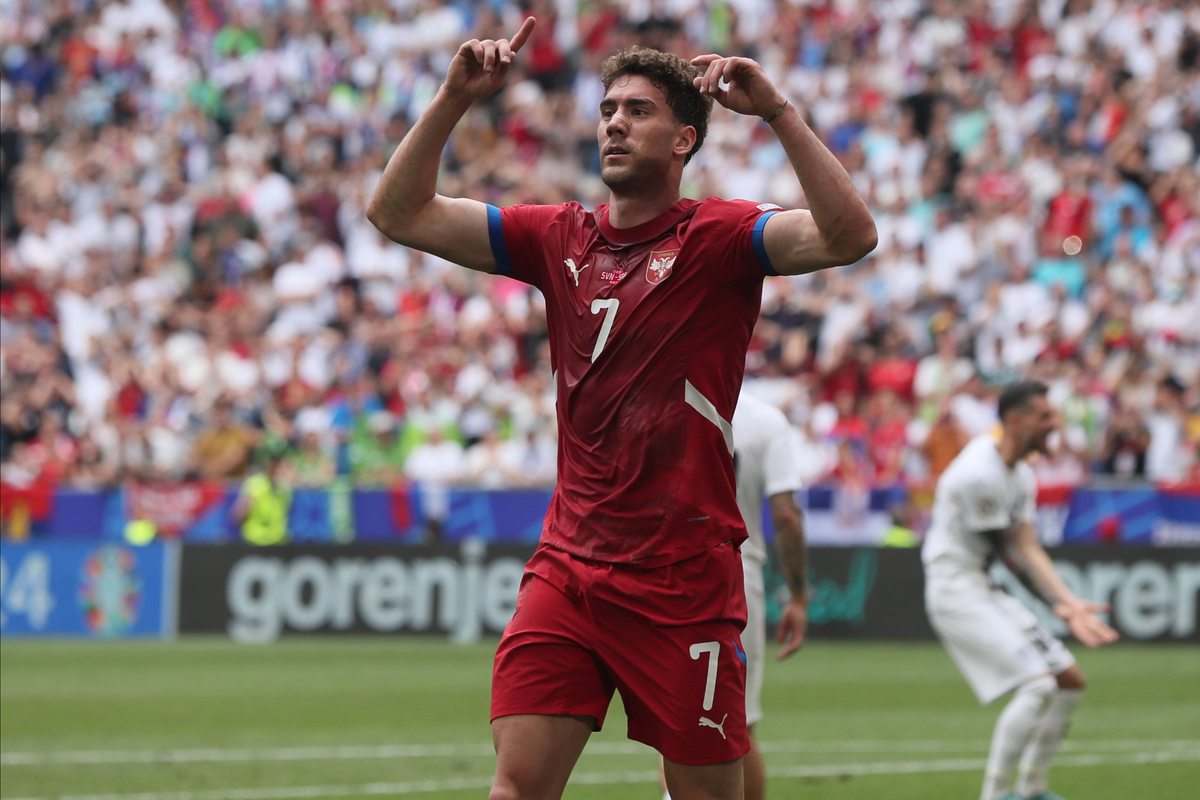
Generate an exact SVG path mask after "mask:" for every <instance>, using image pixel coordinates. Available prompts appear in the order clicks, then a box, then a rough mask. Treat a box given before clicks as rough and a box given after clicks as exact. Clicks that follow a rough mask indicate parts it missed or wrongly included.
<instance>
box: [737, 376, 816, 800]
mask: <svg viewBox="0 0 1200 800" xmlns="http://www.w3.org/2000/svg"><path fill="white" fill-rule="evenodd" d="M733 452H734V455H733V469H734V472H735V473H736V474H737V502H738V508H740V509H741V512H742V519H743V521H745V523H746V532H747V533H749V535H750V538H748V539H747V540H746V541H744V542H742V571H743V573H744V574H745V585H746V630H745V631H744V632H743V633H742V645H743V646H744V647H745V648H746V724H747V725H748V726H749V728H750V752H749V753H747V754H746V756H745V759H744V760H743V762H742V767H743V776H744V780H745V787H746V789H745V791H746V796H745V800H762V798H763V795H764V794H765V788H766V770H765V768H764V766H763V760H762V753H761V752H760V751H759V749H758V739H757V738H755V736H754V726H755V725H756V724H757V723H758V721H759V720H761V719H762V718H763V708H762V688H763V660H764V659H765V658H766V650H767V641H766V640H767V602H766V591H765V587H764V586H763V566H764V565H765V564H766V562H767V546H766V542H765V540H764V539H763V530H762V503H763V498H764V497H766V498H767V504H768V506H769V508H770V514H771V522H772V524H773V525H774V527H775V552H776V555H777V557H778V558H777V560H778V566H779V571H780V573H781V574H782V575H783V578H784V580H785V581H786V582H787V586H788V589H790V590H791V593H792V596H791V600H790V602H789V603H788V604H787V606H786V607H785V608H784V609H783V613H782V615H781V616H780V619H779V630H778V636H777V638H778V640H779V643H780V644H781V645H783V646H782V647H781V648H780V649H779V653H778V655H777V656H776V658H778V659H780V660H782V659H785V658H787V657H788V656H790V655H791V654H792V653H794V652H796V650H798V649H799V648H800V645H801V644H802V643H803V642H804V634H805V631H806V630H807V628H808V589H807V588H806V581H807V572H808V554H807V551H806V549H805V545H804V516H803V515H802V513H801V511H800V506H799V505H798V504H797V502H796V492H797V491H799V490H800V488H801V486H800V483H801V482H800V465H799V463H798V462H797V460H796V443H795V432H794V431H793V430H792V426H791V424H790V423H789V422H788V420H787V417H785V416H784V414H783V412H782V411H780V410H779V409H778V408H775V407H774V406H772V405H770V404H768V403H764V402H763V401H762V400H759V399H758V398H757V397H754V396H753V395H751V394H748V393H747V392H746V391H745V390H744V389H743V390H742V392H741V394H740V395H739V396H738V404H737V409H736V410H735V411H734V412H733Z"/></svg>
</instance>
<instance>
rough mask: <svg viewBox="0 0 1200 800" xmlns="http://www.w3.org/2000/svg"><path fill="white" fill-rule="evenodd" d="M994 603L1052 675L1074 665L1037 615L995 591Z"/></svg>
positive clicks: (1009, 597) (1018, 602) (1072, 659)
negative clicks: (1018, 630) (1018, 629)
mask: <svg viewBox="0 0 1200 800" xmlns="http://www.w3.org/2000/svg"><path fill="white" fill-rule="evenodd" d="M995 594H996V603H997V604H998V605H999V606H1000V607H1001V608H1003V609H1004V610H1005V613H1006V614H1007V615H1008V616H1009V618H1011V619H1012V620H1013V622H1015V623H1016V624H1017V625H1018V626H1019V627H1020V628H1021V633H1022V634H1023V635H1024V637H1025V641H1026V642H1028V643H1029V646H1030V647H1032V648H1033V649H1034V650H1036V651H1037V653H1038V655H1039V656H1041V657H1042V660H1043V661H1045V662H1046V666H1047V667H1049V669H1050V673H1051V674H1052V675H1058V674H1059V673H1062V672H1066V671H1067V670H1068V669H1070V668H1071V667H1072V666H1074V665H1075V656H1073V655H1071V651H1070V650H1068V649H1067V646H1066V645H1065V644H1063V642H1062V639H1059V638H1058V637H1057V636H1055V635H1054V634H1053V633H1051V631H1050V629H1049V628H1047V627H1046V626H1045V625H1043V624H1042V623H1041V622H1039V621H1038V618H1037V615H1036V614H1034V613H1033V612H1032V611H1030V610H1029V609H1028V608H1026V607H1025V606H1024V605H1023V604H1022V603H1021V601H1020V600H1018V599H1017V598H1015V597H1013V596H1012V595H1010V594H1007V593H1005V592H1001V591H999V590H996V592H995Z"/></svg>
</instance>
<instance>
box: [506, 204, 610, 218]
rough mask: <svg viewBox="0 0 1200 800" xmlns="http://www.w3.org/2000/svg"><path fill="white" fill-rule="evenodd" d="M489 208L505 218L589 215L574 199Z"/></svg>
mask: <svg viewBox="0 0 1200 800" xmlns="http://www.w3.org/2000/svg"><path fill="white" fill-rule="evenodd" d="M488 208H489V210H490V209H495V210H496V211H498V212H499V213H501V214H503V215H504V217H505V219H506V220H507V219H508V218H509V217H512V218H515V219H541V220H555V219H563V220H569V219H583V218H584V217H586V216H588V215H589V212H588V211H587V209H585V208H584V207H583V206H582V205H580V204H579V203H577V202H575V201H574V200H572V201H570V202H567V203H563V204H561V205H557V206H549V205H540V204H536V203H517V204H516V205H511V206H504V207H497V206H492V205H489V206H488Z"/></svg>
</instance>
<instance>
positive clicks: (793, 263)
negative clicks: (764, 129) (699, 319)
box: [692, 55, 879, 275]
mask: <svg viewBox="0 0 1200 800" xmlns="http://www.w3.org/2000/svg"><path fill="white" fill-rule="evenodd" d="M692 64H694V65H695V66H697V67H700V68H701V69H703V70H704V71H705V72H704V75H702V76H701V77H699V78H697V79H696V81H697V83H696V85H697V86H698V87H699V89H700V90H701V91H702V92H704V93H705V94H708V95H711V96H712V97H713V99H715V100H716V101H717V102H718V103H720V104H721V105H723V106H725V107H726V108H728V109H730V110H731V111H736V112H737V113H739V114H745V115H747V116H757V117H762V118H763V119H764V120H765V121H766V122H768V123H769V124H770V126H771V129H772V130H773V131H775V135H776V136H778V137H779V141H780V143H781V144H782V145H783V149H784V151H785V152H786V153H787V156H788V160H789V161H790V162H791V163H792V169H794V170H795V171H796V177H797V178H799V179H800V186H801V187H802V188H803V189H804V196H805V197H806V198H808V205H809V208H808V210H805V209H797V210H793V211H785V212H783V213H780V214H775V215H774V216H773V217H771V218H770V219H769V220H767V224H766V226H765V227H764V228H763V244H764V245H765V246H766V249H767V256H768V257H769V258H770V259H771V264H772V266H774V267H775V269H776V270H778V271H779V272H780V273H781V274H783V275H800V274H803V273H805V272H813V271H814V270H818V269H825V268H826V267H837V266H842V265H845V264H853V263H854V262H855V261H858V260H859V259H860V258H862V257H863V256H865V255H866V254H867V253H870V252H871V251H872V250H874V249H875V245H876V243H877V242H878V240H879V237H878V234H877V233H876V231H875V222H874V220H872V219H871V212H870V211H869V210H868V209H867V204H866V203H865V202H863V199H862V198H861V197H859V195H858V191H857V190H856V189H855V188H854V184H853V183H852V182H851V181H850V176H849V175H848V174H847V173H846V170H845V168H844V167H842V165H841V163H840V162H839V161H838V160H837V158H836V157H835V156H834V155H833V153H831V152H829V149H828V148H826V147H825V145H824V144H822V143H821V140H820V139H818V138H817V135H816V134H815V133H813V131H812V129H811V128H809V127H808V124H807V123H805V121H804V118H803V117H802V116H801V115H800V112H799V110H797V109H796V107H795V106H794V105H792V104H791V103H790V102H788V100H787V98H785V97H784V96H783V95H782V94H781V93H780V92H779V90H778V89H776V88H775V85H774V84H773V83H771V80H770V78H768V77H767V75H766V73H765V72H763V69H762V67H761V66H759V65H758V63H757V62H755V61H752V60H750V59H748V58H722V57H721V56H718V55H706V56H698V57H697V58H694V59H692ZM722 79H724V80H725V81H726V82H727V84H728V88H724V89H723V88H721V80H722Z"/></svg>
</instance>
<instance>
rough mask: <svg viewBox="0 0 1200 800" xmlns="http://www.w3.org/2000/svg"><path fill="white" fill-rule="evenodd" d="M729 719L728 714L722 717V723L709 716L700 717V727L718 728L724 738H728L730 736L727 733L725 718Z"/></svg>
mask: <svg viewBox="0 0 1200 800" xmlns="http://www.w3.org/2000/svg"><path fill="white" fill-rule="evenodd" d="M727 719H729V715H728V714H726V715H725V716H723V717H721V721H720V723H716V722H713V721H712V720H711V719H709V718H708V717H701V718H700V727H701V728H715V729H716V730H717V732H718V733H720V734H721V738H722V739H728V738H729V737H728V736H726V735H725V720H727Z"/></svg>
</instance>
